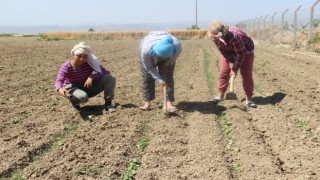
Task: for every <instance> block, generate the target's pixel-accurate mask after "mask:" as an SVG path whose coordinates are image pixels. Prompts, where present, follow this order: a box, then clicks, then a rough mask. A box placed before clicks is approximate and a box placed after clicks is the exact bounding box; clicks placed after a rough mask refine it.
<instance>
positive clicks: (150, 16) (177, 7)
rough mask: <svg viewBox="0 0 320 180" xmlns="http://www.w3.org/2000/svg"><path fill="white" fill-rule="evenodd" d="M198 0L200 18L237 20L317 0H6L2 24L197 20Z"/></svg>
mask: <svg viewBox="0 0 320 180" xmlns="http://www.w3.org/2000/svg"><path fill="white" fill-rule="evenodd" d="M196 1H197V5H198V8H197V10H198V13H197V15H198V16H197V20H198V22H210V21H211V20H220V21H223V22H230V23H234V22H239V21H242V20H246V19H250V18H255V17H260V16H263V17H264V16H266V15H267V14H268V17H271V16H272V14H273V13H275V12H277V13H278V15H277V16H278V18H280V17H281V14H282V13H283V11H285V10H286V9H289V10H290V11H289V12H292V13H293V12H294V11H295V9H297V8H298V7H299V5H302V8H301V9H302V10H303V11H306V10H307V9H308V10H309V9H310V7H311V5H312V4H313V3H315V2H316V1H317V0H219V1H217V0H161V1H160V0H158V1H155V0H135V1H134V0H2V1H1V11H0V26H47V25H61V26H65V25H87V24H142V23H179V22H184V21H191V22H194V24H195V22H196ZM318 6H319V7H320V3H319V4H318ZM319 9H320V8H319ZM292 13H291V14H292ZM319 18H320V17H319Z"/></svg>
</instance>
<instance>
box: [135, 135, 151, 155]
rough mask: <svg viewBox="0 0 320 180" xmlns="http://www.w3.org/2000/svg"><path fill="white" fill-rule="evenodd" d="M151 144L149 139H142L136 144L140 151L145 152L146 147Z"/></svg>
mask: <svg viewBox="0 0 320 180" xmlns="http://www.w3.org/2000/svg"><path fill="white" fill-rule="evenodd" d="M148 144H149V139H147V138H146V139H143V140H141V141H139V142H138V143H137V144H136V147H137V149H138V150H139V151H141V152H143V151H144V149H145V148H146V147H147V146H148Z"/></svg>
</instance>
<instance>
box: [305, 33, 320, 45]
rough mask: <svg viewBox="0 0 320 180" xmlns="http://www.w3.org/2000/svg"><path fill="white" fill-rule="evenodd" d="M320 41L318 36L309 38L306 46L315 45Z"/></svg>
mask: <svg viewBox="0 0 320 180" xmlns="http://www.w3.org/2000/svg"><path fill="white" fill-rule="evenodd" d="M319 41H320V36H319V35H315V36H313V37H311V38H310V39H309V40H308V42H307V43H308V45H311V44H316V43H318V42H319Z"/></svg>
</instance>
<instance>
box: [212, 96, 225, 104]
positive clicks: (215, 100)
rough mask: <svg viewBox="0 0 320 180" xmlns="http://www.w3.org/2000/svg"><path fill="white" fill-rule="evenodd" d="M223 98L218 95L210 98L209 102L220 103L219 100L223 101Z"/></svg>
mask: <svg viewBox="0 0 320 180" xmlns="http://www.w3.org/2000/svg"><path fill="white" fill-rule="evenodd" d="M222 101H223V98H221V97H219V96H217V97H215V98H212V99H209V102H211V103H213V104H218V103H219V102H222Z"/></svg>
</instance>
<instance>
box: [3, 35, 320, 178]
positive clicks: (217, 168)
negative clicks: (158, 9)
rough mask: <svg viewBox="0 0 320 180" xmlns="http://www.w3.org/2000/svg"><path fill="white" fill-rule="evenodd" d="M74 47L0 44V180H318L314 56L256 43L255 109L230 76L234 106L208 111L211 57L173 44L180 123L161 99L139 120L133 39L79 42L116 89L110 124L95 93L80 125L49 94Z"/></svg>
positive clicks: (212, 51) (197, 46)
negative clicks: (178, 49)
mask: <svg viewBox="0 0 320 180" xmlns="http://www.w3.org/2000/svg"><path fill="white" fill-rule="evenodd" d="M76 43H77V41H74V40H70V41H28V42H23V41H12V42H9V41H8V42H2V43H1V46H0V54H1V55H0V56H1V62H0V75H1V81H2V83H1V88H0V116H1V123H0V144H1V146H0V179H14V178H15V179H17V178H19V179H41V180H42V179H125V177H127V179H130V177H131V178H135V179H185V180H186V179H312V180H313V179H314V180H315V179H320V164H319V162H320V123H319V122H320V80H319V77H320V70H319V69H320V57H319V54H316V53H313V52H306V51H295V50H293V49H292V48H288V47H284V46H275V45H268V44H259V43H256V51H255V64H254V81H255V94H254V101H255V102H256V103H257V105H258V107H257V108H246V107H245V106H244V102H243V91H242V85H241V77H240V76H239V77H237V78H236V79H235V92H236V93H237V96H238V99H237V100H225V101H223V102H222V103H220V104H219V105H213V104H210V103H209V102H208V100H209V98H212V97H214V96H215V95H216V93H217V90H216V82H217V78H218V69H219V65H218V62H219V56H220V54H219V52H218V51H217V49H216V48H215V46H214V45H213V44H212V42H210V41H209V40H206V39H198V40H182V47H183V52H182V54H181V55H180V57H179V58H178V62H177V65H176V70H175V74H174V76H175V98H176V102H175V104H176V105H177V107H178V108H179V109H180V111H178V112H177V113H173V114H170V116H165V115H164V114H163V112H162V110H161V108H162V99H163V97H162V90H161V89H160V87H157V88H156V99H155V100H154V101H153V104H152V105H153V109H152V110H151V111H148V112H145V111H141V110H139V109H138V107H139V106H141V105H142V104H143V100H142V93H141V73H140V67H139V43H140V40H139V39H133V40H107V41H103V40H88V41H87V43H88V44H90V45H91V47H92V50H93V52H94V54H95V55H97V56H98V57H99V59H100V62H101V64H102V65H103V66H104V67H107V68H108V69H110V70H111V71H112V73H113V75H115V76H116V78H117V85H116V97H115V100H114V104H115V105H117V112H116V113H112V114H109V113H107V112H105V110H104V109H103V106H102V105H103V103H104V102H103V96H102V93H101V94H100V95H98V96H96V97H93V98H91V99H90V100H89V102H88V103H86V104H84V105H83V106H82V111H81V112H80V113H78V112H75V111H73V110H72V108H71V107H70V104H69V102H68V101H67V100H66V99H65V98H63V97H61V96H60V95H59V94H58V93H57V92H56V91H55V89H54V81H55V78H56V75H57V72H58V70H59V68H60V66H61V64H62V63H63V62H64V61H65V60H67V59H68V58H69V57H70V54H69V53H70V50H71V48H72V47H73V45H74V44H76ZM208 60H210V61H208ZM207 77H209V78H207ZM143 142H145V144H143ZM137 145H138V146H137ZM139 145H140V146H139ZM141 145H146V147H145V148H137V147H141ZM134 160H136V161H134ZM130 162H131V163H130ZM130 164H131V166H130ZM134 165H136V166H134ZM128 170H132V171H128ZM125 172H127V173H125ZM130 172H131V173H133V174H134V173H135V174H134V176H130V174H129V173H130ZM125 175H127V176H125Z"/></svg>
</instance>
